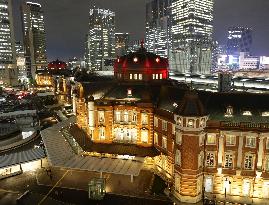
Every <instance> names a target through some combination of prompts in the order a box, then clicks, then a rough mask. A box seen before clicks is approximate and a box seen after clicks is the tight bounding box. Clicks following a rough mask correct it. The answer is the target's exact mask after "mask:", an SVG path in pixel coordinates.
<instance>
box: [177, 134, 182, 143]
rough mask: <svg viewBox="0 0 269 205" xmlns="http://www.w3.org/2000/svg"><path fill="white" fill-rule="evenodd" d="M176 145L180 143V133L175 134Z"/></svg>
mask: <svg viewBox="0 0 269 205" xmlns="http://www.w3.org/2000/svg"><path fill="white" fill-rule="evenodd" d="M176 143H177V144H178V145H181V143H182V134H181V133H180V132H176Z"/></svg>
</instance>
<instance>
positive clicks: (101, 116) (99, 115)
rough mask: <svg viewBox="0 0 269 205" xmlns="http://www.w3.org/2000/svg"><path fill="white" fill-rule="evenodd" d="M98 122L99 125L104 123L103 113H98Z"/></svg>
mask: <svg viewBox="0 0 269 205" xmlns="http://www.w3.org/2000/svg"><path fill="white" fill-rule="evenodd" d="M98 121H99V122H100V123H104V122H105V111H98Z"/></svg>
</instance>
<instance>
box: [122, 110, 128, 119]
mask: <svg viewBox="0 0 269 205" xmlns="http://www.w3.org/2000/svg"><path fill="white" fill-rule="evenodd" d="M128 119H129V115H128V111H126V110H125V111H124V114H123V120H124V122H128Z"/></svg>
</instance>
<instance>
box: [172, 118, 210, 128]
mask: <svg viewBox="0 0 269 205" xmlns="http://www.w3.org/2000/svg"><path fill="white" fill-rule="evenodd" d="M205 122H206V119H205V118H200V119H189V118H187V120H186V122H185V123H183V119H182V118H181V117H178V118H177V121H176V124H177V125H179V126H182V127H183V126H184V127H189V128H199V127H204V126H205Z"/></svg>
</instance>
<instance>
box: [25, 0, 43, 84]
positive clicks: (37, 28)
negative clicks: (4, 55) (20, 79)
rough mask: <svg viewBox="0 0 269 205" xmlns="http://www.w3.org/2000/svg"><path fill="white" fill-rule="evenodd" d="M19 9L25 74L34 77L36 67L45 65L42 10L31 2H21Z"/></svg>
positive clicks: (39, 67) (40, 67)
mask: <svg viewBox="0 0 269 205" xmlns="http://www.w3.org/2000/svg"><path fill="white" fill-rule="evenodd" d="M21 11H22V21H23V23H22V28H23V37H24V46H25V57H26V66H27V75H28V77H30V78H33V79H34V78H35V73H36V70H37V69H44V68H45V67H47V55H46V32H45V23H44V12H43V10H42V8H41V5H40V4H38V3H33V2H25V3H23V4H22V6H21Z"/></svg>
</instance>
